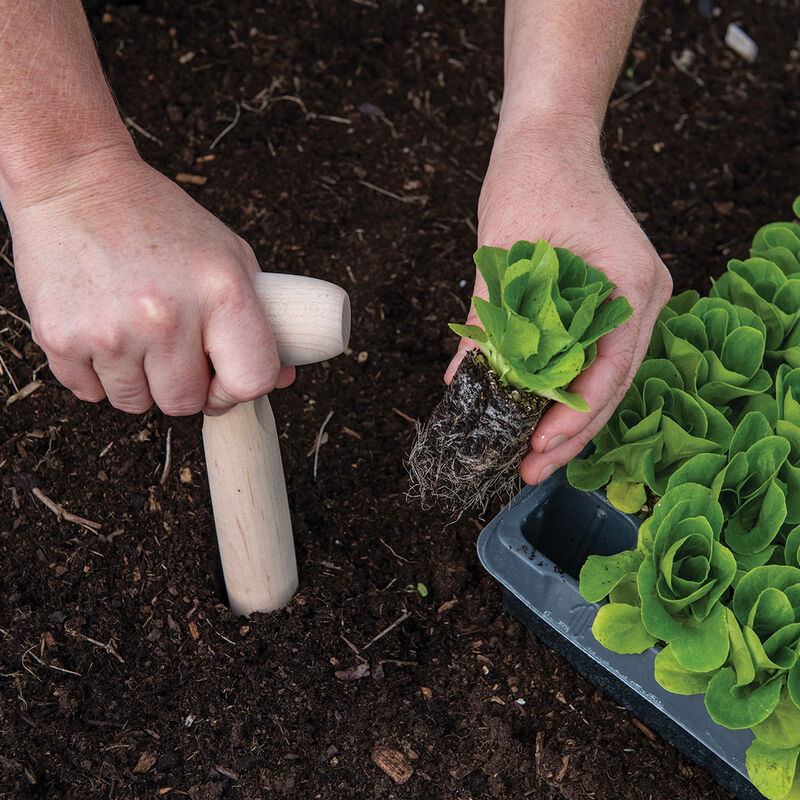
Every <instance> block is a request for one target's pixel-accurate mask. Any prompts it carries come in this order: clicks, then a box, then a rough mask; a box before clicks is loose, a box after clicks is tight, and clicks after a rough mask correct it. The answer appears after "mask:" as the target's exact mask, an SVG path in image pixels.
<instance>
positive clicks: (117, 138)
mask: <svg viewBox="0 0 800 800" xmlns="http://www.w3.org/2000/svg"><path fill="white" fill-rule="evenodd" d="M136 163H141V159H140V158H139V155H138V153H137V152H136V148H135V146H134V144H133V141H132V140H131V138H130V136H129V135H128V132H127V131H126V130H125V129H124V127H123V128H122V129H121V131H115V132H114V133H112V134H111V135H109V136H107V137H106V138H104V139H102V140H98V141H95V142H85V143H81V144H78V145H76V146H75V147H74V148H72V150H71V151H70V150H67V151H66V152H65V150H64V148H52V149H51V148H47V147H43V148H41V149H40V150H39V151H38V152H37V151H36V150H34V149H33V148H31V149H29V150H28V151H27V152H25V153H23V154H22V155H21V156H20V157H18V158H15V157H14V156H10V157H7V158H5V159H3V162H2V168H1V169H0V204H2V206H3V209H4V210H5V211H6V213H7V215H8V216H13V215H15V214H16V213H18V212H19V211H22V210H23V209H25V208H29V207H31V206H34V205H38V204H40V203H44V202H47V201H49V200H53V199H55V198H59V197H64V196H69V195H76V196H86V195H88V194H94V193H95V192H96V191H97V189H98V188H99V187H101V186H103V185H105V186H106V187H107V188H109V189H111V188H112V187H113V186H114V184H115V182H116V181H117V178H118V176H119V174H120V172H121V171H122V172H127V171H128V169H129V168H130V167H131V165H134V164H136Z"/></svg>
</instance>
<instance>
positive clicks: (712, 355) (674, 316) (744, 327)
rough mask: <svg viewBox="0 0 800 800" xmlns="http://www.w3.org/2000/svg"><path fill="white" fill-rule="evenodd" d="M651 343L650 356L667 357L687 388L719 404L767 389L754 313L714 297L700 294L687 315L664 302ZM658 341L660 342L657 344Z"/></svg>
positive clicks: (761, 334) (761, 333)
mask: <svg viewBox="0 0 800 800" xmlns="http://www.w3.org/2000/svg"><path fill="white" fill-rule="evenodd" d="M657 327H658V333H659V337H658V338H656V339H654V341H653V342H652V343H651V348H650V354H651V357H653V358H667V359H669V360H670V361H672V362H673V364H675V366H676V367H677V369H678V371H679V372H680V373H681V376H682V377H683V382H684V386H685V388H686V391H687V392H690V393H691V394H697V395H698V396H699V397H701V398H703V400H706V401H707V402H709V403H711V404H712V405H713V406H715V407H717V408H724V407H726V406H729V405H730V404H731V402H732V401H733V400H736V399H738V398H742V397H747V396H748V395H758V394H762V393H763V392H766V391H768V390H769V388H770V387H771V386H772V379H771V378H770V376H769V373H768V372H767V371H766V370H765V369H763V368H762V362H763V360H764V351H765V348H766V328H765V326H764V323H763V322H762V320H761V319H760V318H759V317H758V315H757V314H756V313H755V312H753V311H750V309H748V308H744V307H741V306H735V305H733V304H732V303H730V302H728V301H727V300H724V299H722V298H718V297H701V298H700V299H699V300H697V302H696V303H694V304H693V305H692V307H691V308H690V309H689V310H688V311H687V312H685V313H680V314H678V313H675V311H674V310H673V307H671V306H669V305H668V306H667V308H665V309H664V311H663V312H662V314H661V317H660V319H659V322H658V323H657ZM659 345H660V346H659Z"/></svg>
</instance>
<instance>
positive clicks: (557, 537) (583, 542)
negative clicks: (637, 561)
mask: <svg viewBox="0 0 800 800" xmlns="http://www.w3.org/2000/svg"><path fill="white" fill-rule="evenodd" d="M522 535H523V536H524V537H525V538H526V539H527V540H528V541H529V542H530V543H531V545H532V546H533V547H534V548H535V549H536V551H537V552H539V553H541V554H542V555H543V556H546V557H547V558H549V559H550V560H551V561H552V562H553V563H554V564H555V565H556V566H557V567H560V568H561V569H563V570H564V572H566V573H567V574H569V575H571V576H572V577H573V578H576V579H577V577H578V573H579V572H580V570H581V567H582V566H583V562H584V561H586V558H587V557H588V556H590V555H601V556H607V555H611V554H612V553H619V552H620V550H627V549H629V548H631V547H635V546H636V525H635V524H634V523H632V522H631V520H630V519H629V518H628V517H627V516H626V515H624V514H621V513H620V512H618V511H616V510H615V509H614V508H612V507H611V506H609V505H607V504H606V503H604V502H603V501H602V500H601V499H600V498H598V497H597V496H595V495H593V494H591V493H589V492H580V491H578V490H577V489H572V488H571V487H569V486H558V487H556V488H555V489H554V490H553V492H552V493H551V494H550V495H549V497H548V498H547V499H546V500H545V501H544V502H543V503H542V504H541V505H540V506H538V507H537V508H535V509H534V510H533V511H532V512H531V513H530V514H529V515H528V516H527V517H525V519H524V520H523V521H522Z"/></svg>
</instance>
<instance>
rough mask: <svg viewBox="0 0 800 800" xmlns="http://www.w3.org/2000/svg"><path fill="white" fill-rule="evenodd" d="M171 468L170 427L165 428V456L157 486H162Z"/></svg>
mask: <svg viewBox="0 0 800 800" xmlns="http://www.w3.org/2000/svg"><path fill="white" fill-rule="evenodd" d="M171 466H172V426H171V425H170V427H169V428H167V443H166V454H165V455H164V469H163V470H161V479H160V480H159V482H158V484H159V486H163V485H164V484H165V483H166V482H167V478H168V477H169V468H170V467H171Z"/></svg>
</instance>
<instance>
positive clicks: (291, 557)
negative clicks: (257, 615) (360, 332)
mask: <svg viewBox="0 0 800 800" xmlns="http://www.w3.org/2000/svg"><path fill="white" fill-rule="evenodd" d="M254 282H255V288H256V293H257V294H258V298H259V300H260V301H261V303H262V304H263V306H264V310H265V311H266V313H267V317H268V318H269V322H270V325H271V326H272V333H273V335H274V337H275V344H276V345H277V348H278V355H279V356H280V360H281V363H282V364H284V365H286V366H288V365H294V366H300V365H302V364H313V363H315V362H317V361H324V360H325V359H328V358H333V357H334V356H338V355H339V354H340V353H342V352H343V351H344V349H345V347H347V342H348V339H349V338H350V299H349V298H348V296H347V292H345V291H344V289H342V288H340V287H339V286H336V285H334V284H332V283H328V282H327V281H322V280H318V279H316V278H306V277H303V276H301V275H281V274H278V273H262V274H260V275H256V276H255V279H254ZM203 444H204V446H205V454H206V466H207V469H208V483H209V488H210V490H211V503H212V506H213V508H214V524H215V526H216V529H217V542H218V544H219V553H220V558H221V560H222V571H223V573H224V575H225V586H226V587H227V590H228V600H229V602H230V606H231V609H232V610H233V611H234V612H235V613H236V614H244V615H249V614H251V613H253V612H254V611H274V610H275V609H278V608H283V607H284V606H285V605H286V604H287V603H288V602H289V600H291V598H292V595H293V594H294V593H295V591H296V589H297V562H296V560H295V554H294V540H293V538H292V522H291V518H290V516H289V502H288V499H287V496H286V483H285V481H284V476H283V466H282V464H281V454H280V447H279V444H278V432H277V430H276V428H275V418H274V417H273V415H272V409H271V408H270V405H269V400H268V399H267V397H266V396H264V397H259V398H258V399H257V400H254V401H252V402H249V403H241V404H240V405H238V406H236V407H235V408H232V409H231V410H230V411H228V412H227V413H226V414H223V415H222V416H220V417H205V420H204V422H203Z"/></svg>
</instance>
